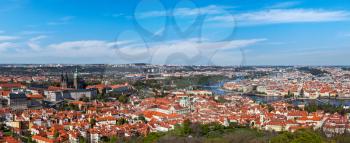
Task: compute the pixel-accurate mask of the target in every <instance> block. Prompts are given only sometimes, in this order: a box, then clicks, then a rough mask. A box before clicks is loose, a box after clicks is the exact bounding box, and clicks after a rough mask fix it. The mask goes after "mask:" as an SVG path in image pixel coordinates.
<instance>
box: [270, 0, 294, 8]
mask: <svg viewBox="0 0 350 143" xmlns="http://www.w3.org/2000/svg"><path fill="white" fill-rule="evenodd" d="M298 4H300V2H298V1H287V2H280V3H276V4H274V5H271V6H268V7H267V8H269V9H281V8H289V7H293V6H296V5H298Z"/></svg>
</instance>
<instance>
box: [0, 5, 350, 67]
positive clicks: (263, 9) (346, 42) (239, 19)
mask: <svg viewBox="0 0 350 143" xmlns="http://www.w3.org/2000/svg"><path fill="white" fill-rule="evenodd" d="M0 19H1V22H0V63H38V64H41V63H63V64H66V63H73V64H89V63H105V64H120V63H135V62H146V63H152V64H181V65H242V64H244V65H349V64H350V63H349V57H348V55H349V54H350V1H348V0H296V1H277V0H243V1H242V0H221V1H204V0H201V1H190V0H182V1H166V0H143V1H133V0H129V1H118V0H104V1H98V0H84V1H83V0H74V1H63V0H49V1H48V0H2V1H0Z"/></svg>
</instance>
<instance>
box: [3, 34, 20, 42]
mask: <svg viewBox="0 0 350 143" xmlns="http://www.w3.org/2000/svg"><path fill="white" fill-rule="evenodd" d="M17 39H19V37H16V36H6V35H0V41H11V40H17Z"/></svg>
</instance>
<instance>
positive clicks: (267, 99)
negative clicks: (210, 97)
mask: <svg viewBox="0 0 350 143" xmlns="http://www.w3.org/2000/svg"><path fill="white" fill-rule="evenodd" d="M236 81H237V80H236ZM225 82H229V81H228V80H224V81H221V82H218V83H216V84H213V85H211V86H202V87H203V88H204V89H206V90H210V91H212V92H213V93H214V94H215V95H226V94H235V93H233V92H232V91H227V90H224V89H222V86H223V85H224V84H225ZM237 94H238V95H241V96H245V97H249V98H251V99H252V100H254V101H255V102H258V103H271V102H274V101H279V100H282V99H284V97H280V96H258V95H242V94H239V93H237ZM309 103H316V104H331V105H335V106H340V105H344V106H350V99H318V100H316V99H297V100H293V101H292V104H294V105H300V104H309Z"/></svg>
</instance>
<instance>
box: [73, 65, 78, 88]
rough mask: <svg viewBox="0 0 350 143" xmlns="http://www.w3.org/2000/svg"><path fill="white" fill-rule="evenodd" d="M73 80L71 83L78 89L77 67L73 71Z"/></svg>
mask: <svg viewBox="0 0 350 143" xmlns="http://www.w3.org/2000/svg"><path fill="white" fill-rule="evenodd" d="M73 78H74V81H73V85H74V88H75V89H78V86H79V85H78V68H75V72H74V75H73Z"/></svg>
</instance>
